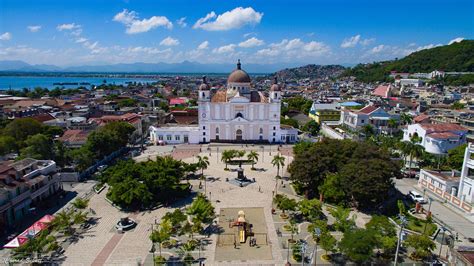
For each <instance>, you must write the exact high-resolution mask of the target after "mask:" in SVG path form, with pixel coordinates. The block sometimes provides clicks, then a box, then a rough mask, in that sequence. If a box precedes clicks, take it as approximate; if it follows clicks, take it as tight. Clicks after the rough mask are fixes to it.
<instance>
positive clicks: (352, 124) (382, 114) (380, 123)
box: [340, 105, 399, 133]
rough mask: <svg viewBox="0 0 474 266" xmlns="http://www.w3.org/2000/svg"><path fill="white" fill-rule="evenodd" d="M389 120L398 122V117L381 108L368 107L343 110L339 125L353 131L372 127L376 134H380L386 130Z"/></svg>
mask: <svg viewBox="0 0 474 266" xmlns="http://www.w3.org/2000/svg"><path fill="white" fill-rule="evenodd" d="M390 119H395V120H398V119H399V117H398V116H396V115H391V114H389V113H388V112H386V111H385V110H384V109H383V108H381V107H378V106H375V105H368V106H366V107H364V108H362V109H360V110H346V109H343V110H342V111H341V120H340V123H341V124H343V125H345V126H347V127H348V128H349V129H351V130H354V131H358V130H360V129H361V128H362V127H364V126H366V125H372V126H373V127H374V129H376V130H377V132H379V133H381V132H385V131H387V130H388V126H389V123H388V121H389V120H390Z"/></svg>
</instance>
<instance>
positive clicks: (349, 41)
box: [341, 34, 360, 48]
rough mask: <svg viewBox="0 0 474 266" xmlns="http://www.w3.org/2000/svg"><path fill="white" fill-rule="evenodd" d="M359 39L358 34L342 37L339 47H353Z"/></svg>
mask: <svg viewBox="0 0 474 266" xmlns="http://www.w3.org/2000/svg"><path fill="white" fill-rule="evenodd" d="M359 41H360V34H357V35H356V36H352V37H350V38H348V39H344V40H343V41H342V43H341V48H353V47H355V46H356V45H357V44H358V43H359Z"/></svg>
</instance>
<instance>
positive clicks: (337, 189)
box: [319, 174, 346, 204]
mask: <svg viewBox="0 0 474 266" xmlns="http://www.w3.org/2000/svg"><path fill="white" fill-rule="evenodd" d="M343 182H344V181H343V178H342V177H341V176H340V175H338V174H328V175H327V177H326V179H325V180H324V183H323V184H322V185H320V186H319V192H320V193H321V194H322V195H323V197H324V199H325V200H327V201H329V202H332V203H340V204H345V203H346V193H345V192H344V190H342V189H341V188H342V187H343V186H344V185H343Z"/></svg>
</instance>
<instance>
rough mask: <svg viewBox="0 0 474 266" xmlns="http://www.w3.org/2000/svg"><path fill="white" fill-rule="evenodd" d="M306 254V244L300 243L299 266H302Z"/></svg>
mask: <svg viewBox="0 0 474 266" xmlns="http://www.w3.org/2000/svg"><path fill="white" fill-rule="evenodd" d="M305 253H306V243H305V242H302V244H301V266H304V255H305Z"/></svg>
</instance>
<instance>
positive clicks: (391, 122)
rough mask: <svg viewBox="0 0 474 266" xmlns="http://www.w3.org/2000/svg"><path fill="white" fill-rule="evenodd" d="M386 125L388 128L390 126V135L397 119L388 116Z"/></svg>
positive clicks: (396, 123)
mask: <svg viewBox="0 0 474 266" xmlns="http://www.w3.org/2000/svg"><path fill="white" fill-rule="evenodd" d="M387 126H388V128H390V136H391V135H392V133H393V129H394V128H396V127H397V126H398V121H397V120H395V119H393V118H390V119H389V120H388V122H387Z"/></svg>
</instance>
